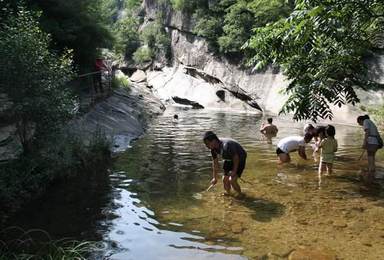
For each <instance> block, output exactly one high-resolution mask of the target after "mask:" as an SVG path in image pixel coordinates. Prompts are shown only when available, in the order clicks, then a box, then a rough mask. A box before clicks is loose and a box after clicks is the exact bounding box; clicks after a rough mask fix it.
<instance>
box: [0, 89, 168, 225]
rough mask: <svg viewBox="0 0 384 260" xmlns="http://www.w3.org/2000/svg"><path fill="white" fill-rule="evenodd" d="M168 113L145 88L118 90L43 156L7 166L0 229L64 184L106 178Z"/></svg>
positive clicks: (48, 144) (2, 183) (0, 180)
mask: <svg viewBox="0 0 384 260" xmlns="http://www.w3.org/2000/svg"><path fill="white" fill-rule="evenodd" d="M163 110H164V106H163V105H162V103H161V102H160V101H159V100H158V99H157V98H156V97H154V96H153V95H152V93H151V91H150V89H148V88H146V87H145V86H144V85H140V84H131V85H130V86H129V87H128V88H118V89H116V90H114V91H113V92H112V94H111V95H110V96H109V97H108V98H106V99H105V100H103V101H101V102H99V103H98V104H96V105H95V106H93V107H92V109H90V111H89V112H88V113H86V114H84V115H83V116H81V117H79V118H77V119H75V120H73V121H72V122H70V124H69V126H68V128H67V130H66V131H65V133H62V134H60V135H59V136H55V137H53V138H51V139H50V140H47V142H46V144H45V147H44V148H43V149H42V150H41V151H40V152H39V153H38V154H33V155H29V156H22V157H21V158H19V159H15V160H10V161H7V162H4V163H2V164H1V166H0V173H1V176H2V177H1V178H0V191H1V192H0V205H1V207H0V208H1V210H0V216H1V222H0V223H2V224H4V223H5V222H6V219H8V218H9V216H10V215H12V214H14V213H15V212H16V211H18V210H19V209H20V208H21V207H22V206H23V205H26V204H28V202H29V201H32V200H35V199H37V198H39V197H41V196H42V195H43V194H44V192H45V191H46V190H47V189H48V188H52V186H53V185H57V183H60V182H62V181H63V180H67V179H68V178H71V177H74V176H78V175H83V174H84V175H89V174H96V175H97V174H100V173H102V172H106V170H107V168H108V167H109V165H110V163H111V157H112V155H113V153H117V152H120V151H124V150H125V149H127V148H128V147H129V145H130V142H131V141H132V140H133V139H136V138H138V137H139V136H141V135H142V134H143V133H144V131H145V129H146V128H147V126H148V124H149V123H150V120H151V119H152V118H153V117H154V116H155V115H158V114H160V113H162V111H163ZM111 152H112V153H111ZM53 166H54V167H53Z"/></svg>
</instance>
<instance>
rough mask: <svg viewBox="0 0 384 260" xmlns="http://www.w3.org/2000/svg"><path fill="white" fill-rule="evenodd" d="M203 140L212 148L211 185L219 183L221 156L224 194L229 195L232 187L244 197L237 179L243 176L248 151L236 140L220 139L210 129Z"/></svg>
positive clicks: (239, 195)
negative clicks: (221, 160)
mask: <svg viewBox="0 0 384 260" xmlns="http://www.w3.org/2000/svg"><path fill="white" fill-rule="evenodd" d="M203 141H204V143H205V145H206V146H207V148H209V149H210V150H211V154H212V170H213V172H212V180H211V185H215V184H216V183H217V178H218V173H219V158H218V157H219V156H221V157H222V159H223V160H224V164H223V169H224V176H223V184H224V189H225V191H226V193H224V195H229V194H230V191H231V187H232V188H233V189H234V190H235V191H236V192H237V196H238V197H243V194H242V193H241V188H240V185H239V184H238V182H237V179H239V178H240V177H241V174H242V173H243V171H244V168H245V162H246V159H247V152H246V151H245V150H244V149H243V147H241V145H240V144H239V143H238V142H236V141H235V140H232V139H229V138H221V139H219V138H218V137H217V135H216V134H215V133H214V132H212V131H208V132H206V133H205V134H204V138H203Z"/></svg>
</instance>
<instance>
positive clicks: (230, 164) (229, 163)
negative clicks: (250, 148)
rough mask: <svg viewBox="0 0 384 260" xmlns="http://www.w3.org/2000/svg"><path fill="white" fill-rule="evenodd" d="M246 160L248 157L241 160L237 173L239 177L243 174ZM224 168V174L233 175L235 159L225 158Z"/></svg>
mask: <svg viewBox="0 0 384 260" xmlns="http://www.w3.org/2000/svg"><path fill="white" fill-rule="evenodd" d="M245 162H246V158H244V159H243V160H240V162H239V167H238V168H237V174H236V175H237V177H241V174H242V173H243V171H244V168H245ZM223 169H224V175H225V176H230V175H231V174H230V172H231V171H232V170H233V161H227V160H224V164H223Z"/></svg>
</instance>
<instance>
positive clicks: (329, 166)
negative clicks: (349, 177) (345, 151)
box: [327, 163, 333, 175]
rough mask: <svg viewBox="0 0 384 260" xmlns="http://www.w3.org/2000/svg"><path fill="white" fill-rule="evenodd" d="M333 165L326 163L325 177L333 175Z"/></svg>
mask: <svg viewBox="0 0 384 260" xmlns="http://www.w3.org/2000/svg"><path fill="white" fill-rule="evenodd" d="M332 169H333V163H327V175H331V174H332V173H333V171H332Z"/></svg>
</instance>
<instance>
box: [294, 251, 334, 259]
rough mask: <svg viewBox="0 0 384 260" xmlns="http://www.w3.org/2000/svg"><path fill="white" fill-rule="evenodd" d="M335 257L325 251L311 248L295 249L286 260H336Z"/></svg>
mask: <svg viewBox="0 0 384 260" xmlns="http://www.w3.org/2000/svg"><path fill="white" fill-rule="evenodd" d="M336 259H337V257H336V255H335V254H334V253H333V252H331V251H327V250H325V249H324V250H318V249H311V248H299V249H295V250H294V251H293V252H292V253H291V254H290V255H289V257H288V260H336Z"/></svg>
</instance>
